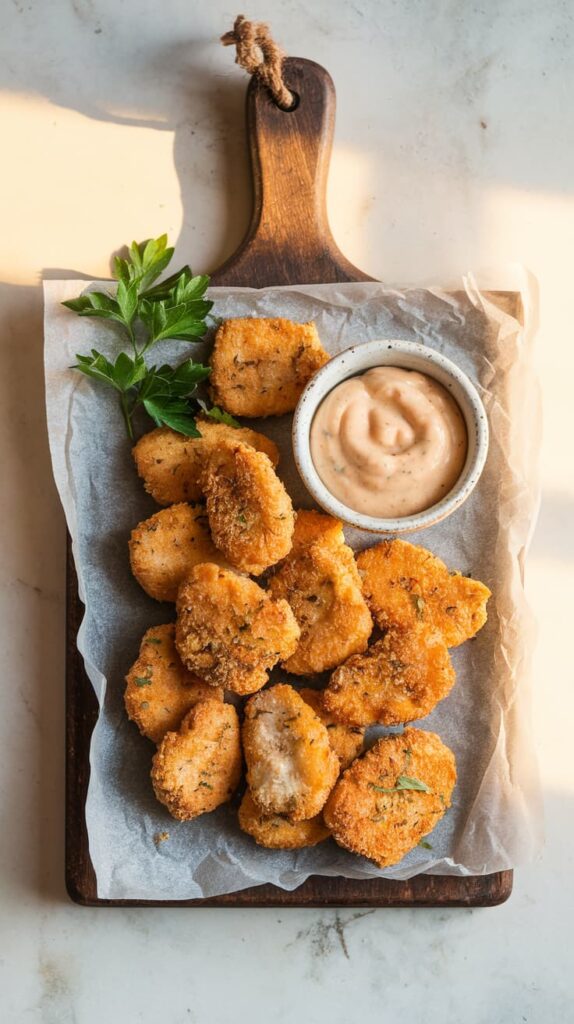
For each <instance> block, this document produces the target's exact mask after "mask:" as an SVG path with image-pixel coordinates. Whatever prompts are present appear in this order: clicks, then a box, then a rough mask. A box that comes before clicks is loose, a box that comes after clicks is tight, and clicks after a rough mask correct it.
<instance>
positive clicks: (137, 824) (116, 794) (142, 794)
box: [44, 278, 541, 900]
mask: <svg viewBox="0 0 574 1024" xmlns="http://www.w3.org/2000/svg"><path fill="white" fill-rule="evenodd" d="M82 284H83V282H78V281H48V282H46V283H45V286H44V288H45V368H46V399H47V414H48V426H49V435H50V447H51V453H52V461H53V469H54V476H55V479H56V484H57V486H58V490H59V493H60V497H61V500H62V504H63V506H64V510H65V514H66V519H67V524H68V529H69V531H70V534H71V536H72V541H73V551H74V557H75V562H76V568H77V571H78V579H79V587H80V596H81V598H82V601H83V602H84V604H85V606H86V614H85V618H84V621H83V623H82V627H81V630H80V633H79V637H78V645H79V649H80V651H81V654H82V655H83V658H84V661H85V665H86V669H87V673H88V676H89V678H90V680H91V682H92V684H93V686H94V690H95V692H96V695H97V698H98V701H99V704H100V715H99V718H98V722H97V725H96V728H95V730H94V733H93V736H92V741H91V750H90V764H91V778H90V786H89V793H88V799H87V806H86V816H87V825H88V832H89V841H90V855H91V858H92V861H93V865H94V868H95V872H96V877H97V886H98V895H99V896H100V897H101V898H106V899H122V898H124V899H128V898H138V899H155V900H157V899H186V898H196V897H202V896H203V897H207V896H214V895H218V894H220V893H225V892H233V891H235V890H238V889H242V888H244V887H246V886H251V885H257V884H260V883H264V882H273V883H274V884H275V885H278V886H281V887H283V888H285V889H294V888H295V887H296V886H298V885H300V884H301V883H302V882H303V881H304V880H305V879H306V878H307V876H308V875H311V874H323V875H345V876H348V877H352V878H371V877H377V876H379V875H381V874H384V875H385V876H387V877H389V878H397V879H404V878H409V877H411V876H413V875H415V874H418V873H419V872H421V871H426V872H430V873H435V874H461V875H464V874H482V873H488V872H491V871H499V870H502V869H505V868H510V867H514V866H515V865H517V864H518V863H523V862H525V861H527V860H529V859H531V858H532V857H533V856H534V855H535V854H536V853H537V851H538V849H539V846H540V843H541V811H540V795H539V789H538V780H537V771H536V763H535V758H534V754H533V745H532V738H531V733H530V718H529V711H530V708H529V679H528V674H529V661H530V652H531V645H532V637H533V624H532V622H531V620H530V617H529V614H528V610H527V608H526V604H525V599H524V593H523V586H522V571H523V566H524V558H525V552H526V549H527V545H528V541H529V537H530V533H531V530H532V527H533V523H534V519H535V515H536V511H537V504H538V496H537V486H536V474H535V463H536V454H537V450H538V441H539V436H540V417H539V402H538V391H537V386H536V382H535V381H534V380H533V376H532V371H531V365H530V358H529V348H530V344H531V334H532V322H533V316H532V311H531V308H530V293H529V290H528V287H526V286H525V287H524V289H523V303H524V314H525V315H524V317H523V319H524V321H525V325H524V326H521V325H520V323H519V322H518V321H517V319H515V316H514V315H512V306H511V303H509V301H508V300H505V299H504V298H502V297H498V298H497V299H496V300H495V299H494V297H493V296H492V295H491V294H487V293H484V294H481V293H480V292H479V291H478V288H477V286H476V284H475V282H474V280H473V279H472V278H468V279H465V280H464V282H462V283H461V288H460V291H459V292H456V293H455V294H453V293H446V292H441V291H439V290H437V289H430V290H423V289H418V290H409V291H405V292H401V291H397V290H390V289H388V288H386V287H384V286H383V285H381V284H377V283H365V284H333V285H321V286H305V287H293V288H266V289H262V290H256V289H249V288H229V289H225V288H213V289H212V290H211V298H212V299H214V300H215V307H214V313H216V314H217V315H218V316H221V317H224V318H225V317H230V316H249V315H255V316H286V317H289V318H291V319H294V320H301V321H306V320H315V322H316V324H317V328H318V331H319V335H320V337H321V339H322V342H323V344H324V346H325V347H326V348H327V349H328V350H329V351H330V352H332V353H336V352H339V351H340V350H341V349H343V348H346V347H348V346H349V345H351V344H356V343H357V342H360V341H367V340H371V339H375V338H402V339H406V340H413V341H419V342H423V343H424V344H427V345H431V346H433V347H434V348H436V349H438V350H439V351H441V352H443V353H445V354H446V355H447V356H449V357H450V358H451V359H453V360H454V361H455V362H456V363H458V365H459V366H461V367H462V368H463V369H464V370H465V371H466V373H467V374H469V376H470V377H471V378H472V379H473V380H474V382H475V384H476V385H477V387H478V389H479V391H480V393H481V395H482V398H483V400H484V402H485V405H486V409H487V412H488V417H489V423H490V432H491V441H490V451H489V456H488V460H487V465H486V469H485V471H484V474H483V476H482V479H481V481H480V484H479V485H478V487H477V488H476V490H475V492H474V493H473V495H472V496H471V498H470V499H469V500H468V501H467V502H466V504H465V505H464V506H463V507H462V508H461V509H459V510H458V511H457V512H455V513H454V514H453V515H452V516H451V517H450V518H449V519H447V520H446V521H445V522H442V523H440V524H439V525H437V526H434V527H432V528H431V529H429V530H425V531H423V532H420V533H417V534H415V535H411V537H410V539H411V540H413V541H414V542H415V543H418V544H422V545H425V546H427V547H429V548H430V549H431V550H432V551H434V552H435V553H436V554H437V555H439V556H440V557H441V558H443V559H444V560H445V561H446V563H447V564H448V566H449V567H450V568H458V569H460V570H462V571H463V572H470V573H472V575H473V576H475V577H477V578H480V579H481V580H484V582H485V583H487V585H488V586H489V587H490V588H491V590H492V591H493V597H492V598H491V601H490V603H489V620H488V624H487V625H486V626H485V628H484V629H483V630H482V631H481V632H480V633H479V635H478V636H477V637H476V638H475V639H473V640H471V641H469V642H467V643H466V644H464V645H463V646H462V647H459V648H457V649H456V650H454V651H453V652H452V654H453V660H454V664H455V668H456V671H457V683H456V685H455V687H454V689H453V691H452V692H451V694H450V695H449V696H448V697H447V698H446V700H444V701H442V703H441V704H439V706H438V707H437V708H436V709H435V711H434V712H433V713H432V714H431V715H429V716H428V717H427V718H426V719H424V720H423V721H422V723H417V725H421V726H422V727H423V728H425V729H430V730H433V731H436V732H438V733H439V735H440V736H441V737H442V739H443V740H444V741H445V742H446V743H447V744H448V745H449V746H450V747H451V748H452V749H453V750H454V751H455V754H456V758H457V764H458V783H457V786H456V790H455V793H454V803H453V806H452V808H451V810H450V811H449V813H448V814H446V816H445V818H444V819H443V821H442V822H440V824H439V825H438V827H437V828H436V829H435V831H434V832H433V833H432V835H431V836H430V837H429V839H430V842H431V843H432V849H431V850H426V849H423V848H421V847H418V848H417V849H415V850H413V851H412V852H411V853H410V854H409V855H408V856H407V857H405V858H404V860H402V861H401V862H400V864H397V865H396V866H394V867H392V868H389V869H386V870H385V871H383V872H381V870H380V869H379V868H377V867H375V866H374V865H373V864H371V863H370V862H368V861H367V860H364V859H363V858H360V857H356V856H353V855H352V854H350V853H347V852H345V851H344V850H342V849H340V848H339V847H338V846H336V844H335V843H334V842H333V840H328V841H327V842H325V843H323V844H321V845H319V846H317V847H314V848H312V849H307V850H300V851H295V852H275V851H269V850H264V849H261V848H259V847H258V846H256V845H255V843H254V842H253V841H252V840H251V839H250V838H249V837H248V836H246V835H244V834H243V833H242V832H240V830H239V828H238V826H237V823H236V809H235V807H234V806H233V805H231V804H228V805H225V806H223V807H220V808H219V809H218V810H217V811H216V812H214V813H213V814H208V815H204V816H202V817H201V818H199V819H197V820H195V821H193V822H186V823H182V822H177V821H175V820H174V819H173V818H171V817H170V816H169V815H168V813H167V811H166V810H165V809H164V808H163V807H162V806H161V805H160V804H159V803H158V802H157V801H156V800H155V797H154V794H153V791H152V787H151V783H150V778H149V770H150V763H151V758H152V754H153V749H154V748H153V746H152V744H151V743H149V742H148V741H147V740H145V739H144V738H143V737H141V736H140V735H139V733H138V730H137V728H136V727H135V725H133V724H132V723H131V722H129V721H128V719H127V717H126V714H125V711H124V707H123V690H124V675H125V673H126V671H127V670H128V668H129V667H130V665H131V663H132V662H133V661H134V660H135V658H136V657H137V653H138V648H139V642H140V639H141V636H142V635H143V633H144V631H145V630H146V629H147V628H148V627H149V626H151V625H155V624H157V623H160V622H168V621H171V620H173V618H174V610H173V606H171V605H168V604H163V605H159V604H157V603H155V602H154V601H152V600H151V598H148V597H147V595H146V594H145V593H144V592H143V591H142V590H141V589H140V587H139V586H138V584H137V583H136V582H135V580H134V579H133V578H132V576H131V574H130V569H129V562H128V547H127V541H128V537H129V534H130V531H131V529H132V528H133V527H134V526H135V525H136V524H137V523H138V522H139V521H140V520H142V519H145V518H146V517H147V516H149V515H151V514H152V513H153V512H154V511H157V506H156V505H155V504H154V502H153V501H152V499H151V498H150V497H149V496H147V495H146V494H145V492H144V490H143V486H142V484H141V481H140V480H139V479H138V477H137V475H136V472H135V469H134V466H133V463H132V459H131V454H130V447H129V444H128V442H127V440H126V436H125V432H124V426H123V423H122V420H121V416H120V412H119V409H118V407H117V401H116V395H115V393H112V392H108V391H106V390H105V389H104V388H102V387H101V386H99V385H97V384H95V383H93V382H91V381H90V380H88V379H87V378H85V377H83V376H82V375H80V374H79V373H77V372H75V371H73V370H70V369H69V367H70V366H71V364H73V362H74V359H75V353H76V352H80V353H83V352H88V351H89V350H90V348H91V347H96V348H99V349H100V350H101V351H103V352H104V353H105V354H106V355H108V356H114V355H115V354H116V353H117V351H118V339H117V337H116V336H115V334H114V329H113V327H111V326H108V325H107V324H105V325H102V324H101V323H99V322H98V321H97V320H91V319H88V318H79V317H78V316H76V315H74V314H73V313H71V312H70V311H69V310H67V309H65V308H64V307H62V306H61V302H62V301H63V300H64V299H68V298H72V297H74V296H76V295H77V294H79V292H80V291H81V289H82ZM96 285H97V286H99V287H102V286H103V287H109V282H94V283H93V284H90V285H89V286H88V287H95V286H96ZM208 348H209V343H207V344H206V343H203V342H202V343H201V344H199V345H197V346H194V347H193V348H192V349H191V354H193V356H194V358H196V359H200V358H205V356H206V354H207V351H208ZM161 354H162V361H165V360H168V361H172V360H175V361H179V360H180V359H182V358H184V356H187V355H189V354H190V348H189V346H186V345H184V344H182V343H168V344H164V345H163V351H162V353H161ZM164 357H165V358H164ZM249 425H253V426H254V428H255V429H257V430H261V431H263V432H264V433H267V434H268V435H269V436H271V437H273V439H274V440H275V441H276V442H277V443H278V444H279V447H280V449H281V464H280V467H279V472H280V475H281V476H282V477H283V479H284V481H285V483H286V485H287V487H288V489H289V492H290V493H291V495H292V497H293V500H294V504H295V506H296V507H297V506H298V505H300V506H307V507H309V506H310V505H311V504H312V502H311V501H310V498H309V496H308V495H307V494H306V492H305V490H304V488H303V486H302V484H301V482H300V480H299V478H298V475H297V472H296V469H295V466H294V463H293V459H292V455H291V445H290V417H282V418H280V419H269V420H265V421H259V422H257V421H250V424H249ZM150 428H151V424H150ZM348 539H349V540H350V542H351V543H352V544H353V546H354V547H356V548H357V547H365V546H367V545H369V544H371V543H374V542H376V540H377V538H376V537H375V536H374V535H368V534H363V535H361V534H358V533H356V532H355V533H353V532H352V531H348ZM161 832H168V833H169V839H167V840H166V841H164V842H161V843H157V840H154V837H157V835H158V833H161Z"/></svg>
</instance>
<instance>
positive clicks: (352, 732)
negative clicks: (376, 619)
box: [299, 654, 365, 771]
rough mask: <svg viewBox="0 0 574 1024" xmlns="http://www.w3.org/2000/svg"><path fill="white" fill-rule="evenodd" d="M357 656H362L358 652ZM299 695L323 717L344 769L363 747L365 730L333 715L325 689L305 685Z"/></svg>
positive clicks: (319, 716) (322, 719) (318, 715)
mask: <svg viewBox="0 0 574 1024" xmlns="http://www.w3.org/2000/svg"><path fill="white" fill-rule="evenodd" d="M355 657H357V658H360V657H361V655H360V654H357V655H355ZM299 696H300V697H302V698H303V700H304V701H305V703H306V704H308V705H309V707H310V708H313V711H314V712H315V714H316V715H317V717H318V718H320V719H321V721H322V723H323V725H324V726H325V728H326V730H327V732H328V733H329V743H330V744H331V746H332V748H333V750H334V751H335V753H336V755H337V757H338V758H339V764H340V770H341V771H344V770H345V768H348V767H349V765H350V764H351V763H352V762H353V761H354V760H355V758H356V757H358V756H359V754H360V753H361V750H362V749H363V740H364V738H365V730H364V729H362V728H361V727H360V726H357V725H347V724H345V723H343V722H341V721H338V720H337V719H336V718H334V717H333V715H332V714H331V712H330V711H329V710H328V709H327V708H326V706H325V692H324V691H323V690H311V689H309V688H308V687H305V688H304V689H302V690H299Z"/></svg>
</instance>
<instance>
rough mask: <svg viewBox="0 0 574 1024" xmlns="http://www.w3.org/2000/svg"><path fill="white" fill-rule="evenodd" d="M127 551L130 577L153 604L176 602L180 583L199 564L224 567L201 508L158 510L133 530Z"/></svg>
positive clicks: (188, 507) (192, 506) (223, 561)
mask: <svg viewBox="0 0 574 1024" xmlns="http://www.w3.org/2000/svg"><path fill="white" fill-rule="evenodd" d="M129 548H130V565H131V569H132V573H133V574H134V576H135V578H136V580H137V581H138V583H139V584H140V585H141V586H142V587H143V589H144V590H145V592H146V594H149V596H150V597H153V598H155V600H156V601H175V600H176V598H177V592H178V589H179V585H180V583H181V582H182V581H183V580H184V579H185V578H186V577H187V576H188V575H189V572H190V570H191V569H192V568H193V566H194V565H198V563H199V562H217V563H218V564H225V560H224V559H223V557H222V555H221V553H220V552H219V551H217V549H216V548H215V547H214V545H213V542H212V540H211V537H210V535H209V527H208V525H207V516H206V512H205V507H204V506H203V505H184V504H182V505H171V506H170V507H169V508H164V509H161V511H160V512H156V513H155V515H153V516H151V517H150V519H146V520H145V521H144V522H143V523H139V525H138V526H136V528H135V530H132V534H131V537H130V542H129Z"/></svg>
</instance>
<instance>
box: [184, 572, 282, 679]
mask: <svg viewBox="0 0 574 1024" xmlns="http://www.w3.org/2000/svg"><path fill="white" fill-rule="evenodd" d="M299 635H300V631H299V627H298V625H297V622H296V621H295V616H294V615H293V612H292V611H291V609H290V607H289V605H288V604H287V602H286V601H275V600H273V599H272V598H271V597H270V595H269V594H268V593H267V592H266V591H265V590H262V589H261V587H260V586H258V584H257V583H255V582H254V581H253V580H250V579H247V578H246V577H245V576H238V575H237V574H236V573H234V572H231V571H229V570H225V569H222V568H220V567H219V566H217V565H213V564H204V565H198V566H196V567H195V569H193V570H192V572H191V574H190V577H189V579H188V580H187V581H186V582H185V583H184V584H183V585H182V587H181V589H180V592H179V596H178V599H177V624H176V631H175V643H176V647H177V650H178V651H179V655H180V657H181V659H182V661H183V663H184V665H186V667H187V668H188V669H190V671H192V672H196V673H197V674H198V675H199V676H200V677H201V679H205V681H206V682H208V683H212V684H213V685H215V686H223V687H225V688H226V689H227V690H233V692H234V693H240V694H246V693H254V692H255V691H256V690H260V689H261V687H262V686H265V683H266V682H267V680H268V678H269V672H270V670H271V669H272V668H273V666H274V665H276V664H277V662H278V661H280V660H281V658H286V657H289V655H290V654H292V653H293V651H294V650H295V647H296V646H297V641H298V639H299Z"/></svg>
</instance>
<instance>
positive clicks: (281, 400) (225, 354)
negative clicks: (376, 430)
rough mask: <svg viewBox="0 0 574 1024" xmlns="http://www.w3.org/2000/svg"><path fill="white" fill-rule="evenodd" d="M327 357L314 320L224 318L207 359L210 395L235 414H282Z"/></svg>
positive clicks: (217, 403) (295, 399) (294, 401)
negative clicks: (209, 365)
mask: <svg viewBox="0 0 574 1024" xmlns="http://www.w3.org/2000/svg"><path fill="white" fill-rule="evenodd" d="M329 358H330V356H329V354H328V352H325V349H324V348H323V346H322V345H321V342H320V340H319V335H318V334H317V328H316V327H315V324H314V323H312V322H311V323H307V324H296V323H293V322H292V321H291V320H283V319H281V318H276V319H271V320H267V319H264V318H261V317H251V318H248V319H238V320H226V321H225V322H224V323H223V324H222V325H221V327H220V328H219V330H218V331H217V334H216V337H215V345H214V349H213V354H212V356H211V360H210V362H211V377H210V378H209V386H210V390H211V396H212V398H213V401H214V402H215V403H216V405H222V406H223V408H224V409H227V411H228V412H230V413H233V415H234V416H247V417H252V416H281V415H282V414H283V413H287V412H292V411H293V409H294V408H295V406H296V405H297V402H298V401H299V398H300V396H301V392H302V391H303V388H304V387H305V385H306V384H308V382H309V381H310V380H311V377H312V376H313V374H314V373H316V371H317V370H318V369H320V367H321V366H324V364H325V363H327V362H328V361H329Z"/></svg>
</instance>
